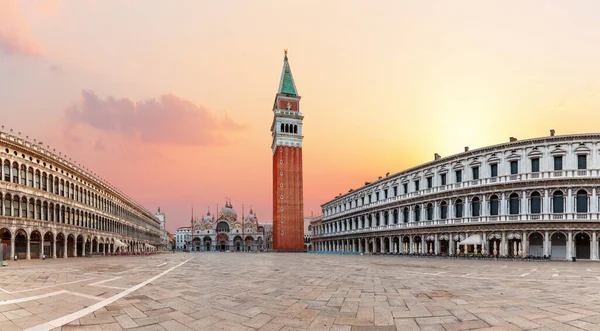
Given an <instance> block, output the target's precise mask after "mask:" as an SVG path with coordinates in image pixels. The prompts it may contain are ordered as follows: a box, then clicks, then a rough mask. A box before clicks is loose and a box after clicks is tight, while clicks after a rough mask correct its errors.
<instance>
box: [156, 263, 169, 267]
mask: <svg viewBox="0 0 600 331" xmlns="http://www.w3.org/2000/svg"><path fill="white" fill-rule="evenodd" d="M165 264H167V262H165V263H163V264H159V265H157V267H162V266H164V265H165Z"/></svg>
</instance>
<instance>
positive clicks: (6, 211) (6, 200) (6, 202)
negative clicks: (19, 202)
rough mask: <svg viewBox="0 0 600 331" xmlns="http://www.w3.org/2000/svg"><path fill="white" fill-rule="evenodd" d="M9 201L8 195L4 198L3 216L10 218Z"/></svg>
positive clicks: (10, 199)
mask: <svg viewBox="0 0 600 331" xmlns="http://www.w3.org/2000/svg"><path fill="white" fill-rule="evenodd" d="M11 201H12V198H11V196H10V194H7V195H5V196H4V216H11V207H10V205H11Z"/></svg>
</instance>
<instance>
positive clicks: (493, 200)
mask: <svg viewBox="0 0 600 331" xmlns="http://www.w3.org/2000/svg"><path fill="white" fill-rule="evenodd" d="M490 215H491V216H497V215H498V196H497V195H495V194H494V195H492V196H491V197H490Z"/></svg>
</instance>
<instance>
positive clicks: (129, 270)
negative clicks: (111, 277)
mask: <svg viewBox="0 0 600 331" xmlns="http://www.w3.org/2000/svg"><path fill="white" fill-rule="evenodd" d="M139 268H141V267H136V268H133V269H128V270H123V271H119V272H115V275H120V274H124V273H126V272H131V271H134V270H137V269H139Z"/></svg>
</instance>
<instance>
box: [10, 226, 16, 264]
mask: <svg viewBox="0 0 600 331" xmlns="http://www.w3.org/2000/svg"><path fill="white" fill-rule="evenodd" d="M15 237H16V235H15V233H14V231H12V232H11V237H10V252H11V254H12V255H11V258H14V257H15V255H16V254H17V252H16V251H15Z"/></svg>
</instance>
